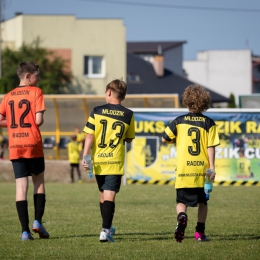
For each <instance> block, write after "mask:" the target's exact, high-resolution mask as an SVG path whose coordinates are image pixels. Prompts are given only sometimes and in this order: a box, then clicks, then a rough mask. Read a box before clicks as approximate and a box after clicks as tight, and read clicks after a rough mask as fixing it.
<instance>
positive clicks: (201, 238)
mask: <svg viewBox="0 0 260 260" xmlns="http://www.w3.org/2000/svg"><path fill="white" fill-rule="evenodd" d="M194 238H195V239H196V240H197V241H201V242H208V241H210V239H209V238H208V237H206V235H205V234H204V233H200V232H195V234H194Z"/></svg>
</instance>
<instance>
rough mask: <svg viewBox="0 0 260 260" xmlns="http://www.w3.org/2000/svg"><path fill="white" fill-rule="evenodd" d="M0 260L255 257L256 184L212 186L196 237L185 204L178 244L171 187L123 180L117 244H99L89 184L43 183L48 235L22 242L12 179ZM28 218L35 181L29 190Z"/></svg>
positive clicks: (4, 198)
mask: <svg viewBox="0 0 260 260" xmlns="http://www.w3.org/2000/svg"><path fill="white" fill-rule="evenodd" d="M0 192H1V196H0V207H1V210H0V223H1V239H0V258H1V259H37V260H40V259H194V260H195V259H198V260H203V259H234V260H237V259H260V188H259V187H254V186H252V187H221V186H217V187H214V190H213V193H212V195H211V199H210V202H209V214H208V220H207V225H206V234H207V236H209V237H210V238H211V241H210V242H205V243H203V242H197V241H195V240H194V238H193V234H194V228H195V225H196V222H197V219H196V216H197V208H189V209H188V217H189V221H188V226H187V229H186V232H185V239H184V241H183V242H182V243H177V242H176V241H175V240H174V236H173V233H174V229H175V226H176V212H175V189H174V187H173V186H148V185H146V186H145V185H143V186H142V185H127V186H122V188H121V191H120V193H119V194H118V195H117V200H116V212H115V217H114V221H113V225H114V226H115V227H116V229H117V233H116V236H115V237H114V238H115V243H100V242H99V233H100V230H101V217H100V212H99V201H98V190H97V187H96V184H94V183H83V184H57V183H56V184H55V183H47V184H46V192H47V204H46V211H45V214H44V218H43V220H44V222H45V223H44V225H45V227H46V229H47V230H48V232H49V233H50V235H51V237H50V239H48V240H43V239H41V240H40V239H39V238H38V235H37V234H35V235H34V238H35V240H33V241H21V239H20V236H21V230H20V224H19V221H18V216H17V212H16V208H15V185H14V183H0ZM28 201H29V210H30V225H31V224H32V221H33V207H32V205H33V201H32V184H30V189H29V198H28Z"/></svg>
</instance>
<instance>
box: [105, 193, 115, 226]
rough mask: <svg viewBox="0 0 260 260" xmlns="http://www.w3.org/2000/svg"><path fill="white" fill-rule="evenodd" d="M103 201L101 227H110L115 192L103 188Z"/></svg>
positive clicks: (113, 210)
mask: <svg viewBox="0 0 260 260" xmlns="http://www.w3.org/2000/svg"><path fill="white" fill-rule="evenodd" d="M103 195H104V203H103V206H102V219H103V223H102V228H105V229H110V227H111V226H112V221H113V217H114V212H115V197H116V192H115V191H111V190H104V192H103Z"/></svg>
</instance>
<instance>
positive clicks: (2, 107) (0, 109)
mask: <svg viewBox="0 0 260 260" xmlns="http://www.w3.org/2000/svg"><path fill="white" fill-rule="evenodd" d="M5 103H6V101H5V96H4V98H3V99H2V102H1V104H0V114H1V115H3V116H6V105H5Z"/></svg>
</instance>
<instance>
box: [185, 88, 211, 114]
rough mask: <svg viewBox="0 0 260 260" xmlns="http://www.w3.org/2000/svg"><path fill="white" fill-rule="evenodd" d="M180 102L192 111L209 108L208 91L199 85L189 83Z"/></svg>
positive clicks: (199, 111)
mask: <svg viewBox="0 0 260 260" xmlns="http://www.w3.org/2000/svg"><path fill="white" fill-rule="evenodd" d="M182 104H183V105H184V106H186V107H188V109H189V111H191V112H193V113H202V112H203V111H206V110H207V109H209V108H210V104H211V98H210V93H209V92H208V91H206V90H205V89H204V88H202V87H200V86H199V85H190V86H188V87H187V88H186V89H185V91H184V93H183V99H182Z"/></svg>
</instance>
